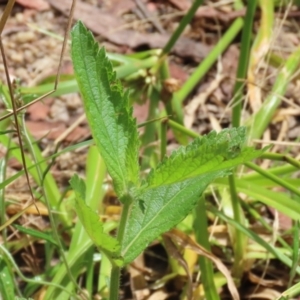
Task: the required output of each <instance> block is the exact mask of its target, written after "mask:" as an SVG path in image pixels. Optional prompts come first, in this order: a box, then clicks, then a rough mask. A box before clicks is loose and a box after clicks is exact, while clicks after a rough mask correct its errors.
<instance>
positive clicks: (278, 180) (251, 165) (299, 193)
mask: <svg viewBox="0 0 300 300" xmlns="http://www.w3.org/2000/svg"><path fill="white" fill-rule="evenodd" d="M245 166H247V167H248V168H250V169H252V170H254V171H256V172H257V173H259V174H261V175H262V176H264V177H265V178H268V179H270V180H272V181H274V182H276V183H277V184H279V185H281V186H282V187H284V188H286V189H287V190H289V191H291V192H293V193H294V194H295V195H297V196H299V197H300V191H299V189H298V188H297V187H295V186H293V185H292V184H290V183H288V182H287V181H285V180H283V179H281V178H280V177H277V176H276V175H274V174H272V173H270V172H268V171H265V170H263V169H262V168H260V167H258V166H257V165H256V164H254V163H252V162H247V163H245Z"/></svg>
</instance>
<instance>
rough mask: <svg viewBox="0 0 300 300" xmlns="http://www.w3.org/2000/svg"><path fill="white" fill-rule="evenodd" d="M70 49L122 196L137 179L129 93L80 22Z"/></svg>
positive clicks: (135, 138) (91, 118)
mask: <svg viewBox="0 0 300 300" xmlns="http://www.w3.org/2000/svg"><path fill="white" fill-rule="evenodd" d="M71 52H72V61H73V65H74V71H75V75H76V79H77V81H78V86H79V89H80V92H81V94H82V97H83V100H84V101H83V102H84V108H85V112H86V116H87V119H88V122H89V125H90V128H91V131H92V134H93V138H94V140H95V143H96V145H97V147H98V149H99V151H100V153H101V155H102V157H103V159H104V161H105V164H106V166H107V169H108V172H109V174H110V176H111V177H112V179H113V182H114V187H115V191H116V193H117V195H118V196H119V197H120V198H121V199H120V200H122V196H123V195H124V194H127V193H128V188H129V186H131V183H133V184H135V185H137V183H138V179H139V165H138V146H139V140H138V131H137V126H136V121H135V119H134V118H133V117H132V108H131V107H129V103H128V93H123V90H122V86H121V84H120V82H119V80H117V78H116V74H115V72H114V71H113V68H112V65H111V63H110V61H109V60H108V58H107V56H106V53H105V50H104V48H102V49H99V45H98V43H97V42H95V40H94V38H93V35H92V33H91V32H90V31H88V30H87V29H86V28H85V27H84V25H83V24H82V23H81V22H78V23H77V24H76V25H75V26H74V28H73V30H72V48H71Z"/></svg>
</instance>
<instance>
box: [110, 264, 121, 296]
mask: <svg viewBox="0 0 300 300" xmlns="http://www.w3.org/2000/svg"><path fill="white" fill-rule="evenodd" d="M110 274H111V276H110V284H109V300H118V299H119V287H120V275H121V268H120V267H118V266H113V267H112V269H111V273H110Z"/></svg>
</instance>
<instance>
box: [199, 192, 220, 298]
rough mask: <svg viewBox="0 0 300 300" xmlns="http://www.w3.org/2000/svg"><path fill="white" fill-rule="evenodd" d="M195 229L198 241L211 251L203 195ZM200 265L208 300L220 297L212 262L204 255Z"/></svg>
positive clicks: (201, 257) (200, 258) (200, 259)
mask: <svg viewBox="0 0 300 300" xmlns="http://www.w3.org/2000/svg"><path fill="white" fill-rule="evenodd" d="M193 227H194V230H195V237H196V241H197V242H198V243H199V244H200V245H201V246H203V247H204V248H205V249H206V250H208V251H211V249H210V243H209V235H208V231H207V227H208V224H207V216H206V207H205V198H204V196H202V197H201V198H200V200H199V201H198V205H197V207H196V210H195V218H194V224H193ZM199 267H200V270H201V274H202V275H201V280H202V283H203V287H204V292H205V297H206V299H207V300H217V299H220V297H219V294H218V291H217V288H216V285H215V281H214V269H213V264H212V262H211V261H210V260H209V259H208V258H206V257H204V256H202V255H201V256H199Z"/></svg>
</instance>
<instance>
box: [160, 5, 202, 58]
mask: <svg viewBox="0 0 300 300" xmlns="http://www.w3.org/2000/svg"><path fill="white" fill-rule="evenodd" d="M202 2H203V0H195V1H194V3H193V5H192V6H191V8H190V10H189V11H188V12H187V13H186V14H185V15H184V17H183V18H182V20H181V21H180V24H179V26H178V27H177V28H176V30H175V32H174V33H173V34H172V36H171V38H170V40H169V41H168V43H167V44H166V46H165V47H164V49H163V51H162V54H161V56H164V55H167V54H168V53H169V52H170V51H171V49H172V48H173V46H174V45H175V43H176V41H177V40H178V39H179V37H180V35H181V34H182V32H183V30H184V28H185V27H186V26H187V25H188V24H190V22H191V20H192V18H193V17H194V15H195V13H196V11H197V9H198V7H199V6H200V5H201V4H202Z"/></svg>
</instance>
